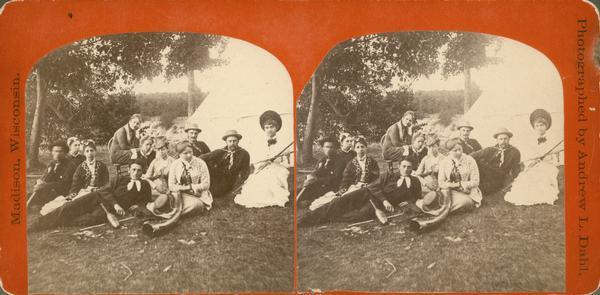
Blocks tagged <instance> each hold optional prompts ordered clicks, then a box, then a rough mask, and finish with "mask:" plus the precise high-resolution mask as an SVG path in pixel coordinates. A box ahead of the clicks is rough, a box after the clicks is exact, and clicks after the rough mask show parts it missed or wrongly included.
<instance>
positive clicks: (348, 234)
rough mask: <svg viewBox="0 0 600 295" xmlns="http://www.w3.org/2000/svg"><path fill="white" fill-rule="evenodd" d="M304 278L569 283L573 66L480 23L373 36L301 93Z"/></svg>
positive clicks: (335, 58) (368, 286)
mask: <svg viewBox="0 0 600 295" xmlns="http://www.w3.org/2000/svg"><path fill="white" fill-rule="evenodd" d="M296 123H297V125H296V128H297V129H296V132H297V141H296V145H297V146H296V150H297V152H296V162H297V165H296V172H297V173H296V184H297V187H296V208H297V220H296V222H297V226H298V233H297V234H298V289H299V291H309V290H312V291H315V292H318V291H334V290H339V291H373V292H377V291H398V292H402V291H411V292H500V291H504V292H509V291H513V292H514V291H521V292H528V291H538V292H539V291H545V292H561V291H564V290H565V217H564V203H565V196H564V156H563V154H564V111H563V88H562V80H561V77H560V75H559V72H558V71H557V69H556V67H555V66H554V65H553V63H552V62H551V61H550V59H548V57H546V56H545V55H544V54H543V53H542V52H540V51H538V50H536V49H534V48H532V47H530V46H528V45H527V44H524V43H521V42H519V41H516V40H512V39H508V38H504V37H500V36H493V35H487V34H481V33H472V32H450V31H414V32H398V33H382V34H373V35H365V36H358V37H355V38H352V39H350V40H347V41H345V42H342V43H340V44H338V45H337V46H336V47H334V48H333V49H332V50H331V51H330V52H329V53H328V54H327V56H325V57H324V59H323V61H322V62H321V64H320V65H319V67H318V68H317V69H316V71H315V73H314V74H313V76H312V78H311V79H310V81H309V82H308V83H307V85H306V86H305V88H304V90H303V92H302V94H301V97H300V98H299V99H298V101H297V105H296Z"/></svg>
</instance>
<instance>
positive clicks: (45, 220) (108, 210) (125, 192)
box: [28, 162, 152, 231]
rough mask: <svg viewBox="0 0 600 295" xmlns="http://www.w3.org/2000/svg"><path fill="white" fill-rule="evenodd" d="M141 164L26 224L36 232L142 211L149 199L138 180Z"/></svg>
mask: <svg viewBox="0 0 600 295" xmlns="http://www.w3.org/2000/svg"><path fill="white" fill-rule="evenodd" d="M141 176H142V165H141V164H140V163H137V162H134V163H131V164H130V165H129V175H127V176H121V177H116V178H113V179H112V180H111V182H110V183H109V184H108V185H107V186H105V187H103V188H101V189H99V190H97V191H95V192H91V193H88V194H86V195H83V196H80V197H78V198H76V199H74V200H72V201H68V202H66V203H65V204H63V205H62V206H60V207H58V208H56V209H54V210H52V211H51V212H48V213H47V214H46V215H42V216H40V217H38V218H37V219H35V220H34V221H33V222H32V223H31V225H29V226H28V230H30V231H39V230H44V229H50V228H54V227H58V226H68V225H80V226H88V225H94V224H100V223H103V222H106V221H107V218H113V219H114V214H117V215H120V216H123V215H125V213H126V212H127V211H129V212H131V213H134V214H136V215H137V214H139V213H145V214H144V215H149V212H145V205H146V203H148V202H151V201H152V199H151V194H152V192H151V188H150V184H148V182H147V181H144V180H142V179H141Z"/></svg>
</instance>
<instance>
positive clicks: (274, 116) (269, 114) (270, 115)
mask: <svg viewBox="0 0 600 295" xmlns="http://www.w3.org/2000/svg"><path fill="white" fill-rule="evenodd" d="M270 120H273V121H275V123H277V131H279V130H280V129H281V116H280V115H279V114H278V113H277V112H275V111H271V110H268V111H266V112H264V113H263V114H262V115H260V128H262V129H263V130H264V129H265V122H267V121H270Z"/></svg>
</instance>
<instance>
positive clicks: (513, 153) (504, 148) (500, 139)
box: [471, 128, 521, 195]
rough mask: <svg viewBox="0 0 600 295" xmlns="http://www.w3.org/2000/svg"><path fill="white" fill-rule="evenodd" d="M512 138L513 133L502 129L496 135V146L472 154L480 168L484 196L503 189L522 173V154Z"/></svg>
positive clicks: (480, 185) (481, 187)
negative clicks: (511, 140)
mask: <svg viewBox="0 0 600 295" xmlns="http://www.w3.org/2000/svg"><path fill="white" fill-rule="evenodd" d="M512 137H513V134H512V132H510V131H509V130H508V129H506V128H500V129H498V131H496V132H495V133H494V138H495V139H496V141H497V144H496V145H494V146H491V147H487V148H485V149H483V150H480V151H477V152H474V153H472V154H471V156H472V157H473V158H474V159H475V161H476V162H477V166H478V167H479V174H480V176H479V177H480V182H479V188H480V189H481V192H482V193H483V194H484V195H489V194H493V193H495V192H497V191H498V190H500V189H502V188H503V187H505V186H506V185H507V184H508V183H510V182H511V181H512V180H513V179H514V178H515V177H517V175H519V172H520V171H521V152H519V150H518V149H517V148H516V147H514V146H512V145H511V144H510V139H511V138H512Z"/></svg>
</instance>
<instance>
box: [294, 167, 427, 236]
mask: <svg viewBox="0 0 600 295" xmlns="http://www.w3.org/2000/svg"><path fill="white" fill-rule="evenodd" d="M411 172H412V163H411V162H410V161H407V160H402V161H401V162H400V169H399V171H398V172H396V171H394V172H391V173H386V174H384V175H382V176H380V177H379V180H377V181H375V182H372V183H370V184H367V185H366V186H364V187H362V188H360V189H358V190H355V191H353V192H350V193H347V194H345V195H343V196H341V197H339V198H336V199H333V200H332V201H331V202H330V203H328V204H325V205H323V206H322V207H319V208H317V209H315V210H314V211H310V212H307V213H306V214H304V215H303V216H302V217H300V218H299V220H298V226H310V225H316V224H321V223H326V222H334V221H345V222H352V221H362V220H368V219H373V218H377V219H378V220H379V221H380V222H381V223H386V222H387V217H386V215H385V213H384V212H383V211H384V210H385V211H387V212H393V211H394V210H395V207H396V206H397V205H398V204H400V203H401V202H404V201H408V202H411V203H413V204H414V202H415V201H416V199H417V198H420V197H421V183H420V182H419V179H418V178H417V177H415V176H411Z"/></svg>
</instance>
